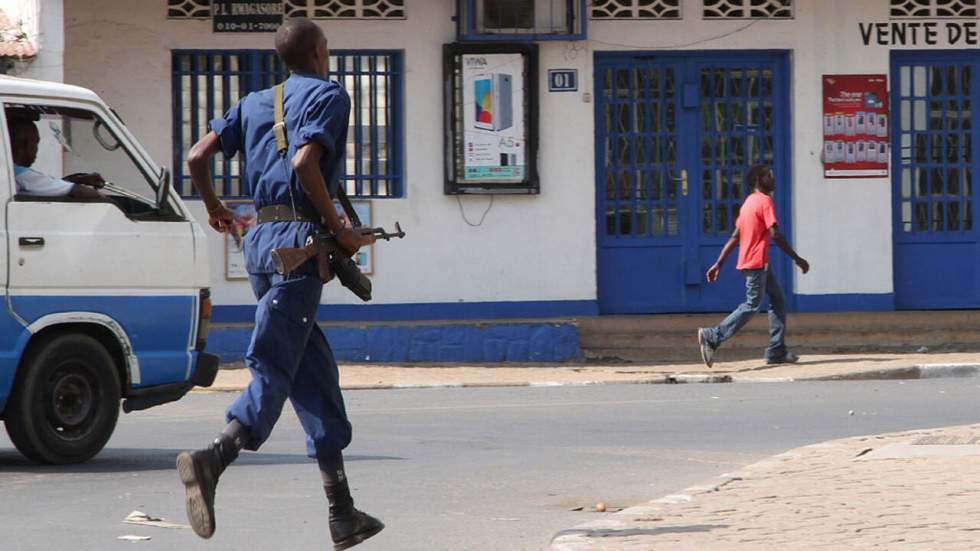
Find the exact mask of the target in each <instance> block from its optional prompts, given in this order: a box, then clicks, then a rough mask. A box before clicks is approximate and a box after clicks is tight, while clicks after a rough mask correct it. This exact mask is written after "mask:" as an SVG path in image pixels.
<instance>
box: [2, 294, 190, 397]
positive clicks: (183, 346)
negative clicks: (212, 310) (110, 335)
mask: <svg viewBox="0 0 980 551" xmlns="http://www.w3.org/2000/svg"><path fill="white" fill-rule="evenodd" d="M194 300H195V297H194V296H188V295H185V296H105V295H98V296H12V297H11V302H12V303H13V308H14V311H15V312H17V314H18V315H19V316H21V317H22V318H24V319H25V320H26V321H27V322H28V323H33V322H35V321H37V320H39V319H41V318H42V317H44V316H47V315H50V314H58V313H62V312H93V313H97V314H104V315H106V316H109V317H110V318H112V319H114V320H116V322H117V323H119V325H120V326H122V328H123V330H124V331H125V332H126V334H127V335H128V336H129V340H130V343H131V344H132V346H133V351H134V353H135V354H136V358H137V359H138V360H139V367H140V383H139V385H134V386H136V387H142V386H152V385H160V384H166V383H173V382H178V381H183V380H185V379H186V375H187V362H188V355H187V348H188V344H189V343H190V340H189V339H190V332H191V328H192V327H193V324H194V322H195V320H194V319H193V315H194V310H193V309H194ZM18 327H19V325H18ZM0 328H3V329H5V328H6V327H5V326H0ZM4 352H5V351H4ZM18 354H19V351H18Z"/></svg>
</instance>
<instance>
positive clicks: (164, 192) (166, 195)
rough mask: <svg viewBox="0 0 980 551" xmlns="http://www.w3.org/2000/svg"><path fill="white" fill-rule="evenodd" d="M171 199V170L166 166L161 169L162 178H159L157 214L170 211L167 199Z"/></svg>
mask: <svg viewBox="0 0 980 551" xmlns="http://www.w3.org/2000/svg"><path fill="white" fill-rule="evenodd" d="M169 199H170V171H169V170H167V169H166V168H161V169H160V178H159V179H158V180H157V214H160V215H161V216H162V215H164V214H166V213H167V212H168V211H169V207H168V206H167V201H168V200H169Z"/></svg>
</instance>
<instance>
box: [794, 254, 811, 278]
mask: <svg viewBox="0 0 980 551" xmlns="http://www.w3.org/2000/svg"><path fill="white" fill-rule="evenodd" d="M794 262H796V265H797V266H799V267H800V270H801V271H802V272H803V273H804V274H805V273H807V272H809V271H810V263H809V262H807V261H806V260H805V259H804V258H803V257H802V256H798V257H796V260H794Z"/></svg>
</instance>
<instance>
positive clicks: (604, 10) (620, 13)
mask: <svg viewBox="0 0 980 551" xmlns="http://www.w3.org/2000/svg"><path fill="white" fill-rule="evenodd" d="M589 5H590V6H591V8H590V11H589V15H590V16H591V18H592V19H681V0H592V2H590V4H589Z"/></svg>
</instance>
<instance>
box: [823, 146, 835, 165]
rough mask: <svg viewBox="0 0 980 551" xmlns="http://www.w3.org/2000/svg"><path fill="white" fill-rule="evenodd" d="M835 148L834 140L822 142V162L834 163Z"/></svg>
mask: <svg viewBox="0 0 980 551" xmlns="http://www.w3.org/2000/svg"><path fill="white" fill-rule="evenodd" d="M836 151H837V149H836V147H835V144H834V142H824V143H823V162H825V163H836V162H837V153H836Z"/></svg>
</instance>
